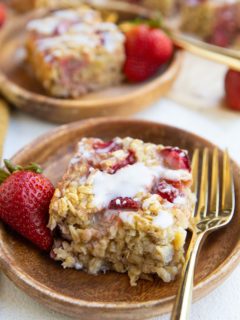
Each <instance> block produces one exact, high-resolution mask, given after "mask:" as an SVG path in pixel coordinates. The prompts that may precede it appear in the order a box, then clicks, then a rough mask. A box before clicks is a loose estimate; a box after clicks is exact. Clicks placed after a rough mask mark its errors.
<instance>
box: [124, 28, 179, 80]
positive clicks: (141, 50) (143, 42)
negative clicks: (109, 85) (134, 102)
mask: <svg viewBox="0 0 240 320" xmlns="http://www.w3.org/2000/svg"><path fill="white" fill-rule="evenodd" d="M125 35H126V44H125V47H126V62H125V66H124V74H125V76H126V78H127V79H128V80H129V81H131V82H141V81H144V80H146V79H148V78H149V77H151V76H152V75H154V74H155V73H156V72H157V71H158V69H159V68H160V67H161V66H162V65H163V64H165V63H166V62H168V61H169V60H170V59H171V57H172V55H173V43H172V41H171V39H170V38H169V37H168V36H167V35H166V34H165V33H164V32H163V31H162V30H160V29H158V28H151V27H150V26H148V25H145V24H139V25H137V26H132V27H130V28H129V30H128V31H127V32H125Z"/></svg>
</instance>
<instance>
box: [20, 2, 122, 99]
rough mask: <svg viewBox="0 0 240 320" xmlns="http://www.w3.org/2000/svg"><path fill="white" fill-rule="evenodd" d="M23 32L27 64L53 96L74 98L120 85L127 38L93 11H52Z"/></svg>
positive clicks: (81, 9)
mask: <svg viewBox="0 0 240 320" xmlns="http://www.w3.org/2000/svg"><path fill="white" fill-rule="evenodd" d="M27 29H28V38H27V43H26V47H27V52H28V60H29V62H30V64H31V65H32V67H33V70H34V72H35V74H36V77H37V78H38V79H39V80H40V82H41V83H42V85H43V86H44V88H45V89H46V90H47V91H48V92H49V93H50V94H51V95H53V96H57V97H78V96H81V95H82V94H84V93H87V92H90V91H94V90H99V89H102V88H106V87H108V86H111V85H116V84H118V83H120V82H121V81H122V77H123V76H122V67H123V63H124V61H125V49H124V41H125V37H124V35H123V33H122V32H121V31H120V30H119V29H118V26H117V25H115V24H113V23H110V22H102V21H101V16H100V14H99V13H98V12H97V11H95V10H92V9H89V8H85V7H83V8H80V9H78V10H60V11H56V12H54V13H52V14H51V15H50V16H48V17H45V18H42V19H38V20H34V21H31V22H29V24H28V26H27Z"/></svg>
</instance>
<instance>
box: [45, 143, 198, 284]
mask: <svg viewBox="0 0 240 320" xmlns="http://www.w3.org/2000/svg"><path fill="white" fill-rule="evenodd" d="M191 180H192V175H191V169H190V162H189V158H188V155H187V152H186V151H184V150H180V149H179V148H172V147H164V146H162V145H155V144H152V143H144V142H143V141H141V140H137V139H132V138H129V137H127V138H124V139H121V138H115V139H113V140H111V141H108V142H103V141H102V140H100V139H97V138H83V139H82V140H81V141H80V142H79V144H78V148H77V152H76V154H75V156H74V157H73V158H72V160H71V162H70V164H69V168H68V170H67V172H66V173H65V175H64V176H63V178H62V181H61V182H60V183H59V184H58V186H57V188H56V191H55V194H54V196H53V198H52V201H51V205H50V220H49V227H50V229H51V230H55V231H56V234H55V242H54V246H53V248H52V253H51V256H52V257H53V258H54V259H55V260H59V261H61V262H62V266H63V267H64V268H76V269H82V270H84V271H86V272H89V273H91V274H97V273H99V272H106V271H107V270H114V271H117V272H120V273H125V272H127V273H128V275H129V278H130V283H131V285H133V286H134V285H136V283H137V280H138V279H139V278H144V279H151V277H152V276H153V275H157V276H158V277H159V278H161V279H162V280H163V281H166V282H169V281H172V280H173V279H174V278H175V276H176V275H177V274H178V273H179V271H180V270H181V267H182V264H183V262H184V244H185V239H186V229H187V228H188V225H189V217H190V214H191V211H192V207H193V204H194V201H195V199H194V196H193V194H192V192H191V190H190V185H191Z"/></svg>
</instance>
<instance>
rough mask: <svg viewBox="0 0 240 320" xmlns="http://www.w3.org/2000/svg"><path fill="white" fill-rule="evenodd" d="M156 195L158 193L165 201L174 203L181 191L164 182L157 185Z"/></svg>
mask: <svg viewBox="0 0 240 320" xmlns="http://www.w3.org/2000/svg"><path fill="white" fill-rule="evenodd" d="M156 193H158V194H159V195H160V196H161V197H162V198H163V199H166V200H167V201H169V202H174V200H175V199H176V198H177V197H178V196H179V195H180V190H179V189H178V188H176V187H175V186H174V185H173V184H171V183H169V182H167V181H165V180H162V181H160V182H159V184H158V185H157V190H156Z"/></svg>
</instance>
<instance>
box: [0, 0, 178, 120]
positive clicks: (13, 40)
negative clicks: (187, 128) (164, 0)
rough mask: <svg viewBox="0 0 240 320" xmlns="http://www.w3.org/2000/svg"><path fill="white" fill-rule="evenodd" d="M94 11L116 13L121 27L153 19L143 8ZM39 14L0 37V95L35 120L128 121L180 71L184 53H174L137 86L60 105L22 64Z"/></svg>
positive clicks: (21, 19)
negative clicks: (119, 118)
mask: <svg viewBox="0 0 240 320" xmlns="http://www.w3.org/2000/svg"><path fill="white" fill-rule="evenodd" d="M94 3H95V5H93V6H94V7H96V8H98V9H99V10H103V9H104V12H106V10H107V11H109V12H111V11H115V12H117V13H118V15H119V18H120V21H121V20H127V19H133V18H136V17H137V16H145V17H149V18H150V17H153V16H154V13H153V12H151V11H148V10H146V9H143V8H141V7H137V6H133V5H129V4H126V3H125V4H122V3H120V2H107V4H104V5H100V4H96V2H94ZM47 12H48V11H47V10H37V11H34V12H32V13H29V14H27V15H24V16H23V17H19V18H15V19H13V21H11V23H10V24H9V25H8V26H7V27H6V28H5V29H4V30H3V32H2V34H1V35H0V43H1V50H0V92H2V94H3V95H4V96H5V97H6V98H7V99H8V100H9V101H10V102H11V103H13V104H14V105H15V106H16V107H18V108H20V109H22V110H24V111H26V112H28V113H31V114H33V115H34V116H36V117H39V118H42V119H45V120H49V121H53V122H57V123H66V122H71V121H76V120H79V119H84V118H89V117H96V116H106V115H108V116H116V115H129V114H132V113H134V112H137V111H139V110H141V109H143V108H146V107H147V106H149V105H150V104H151V103H152V102H154V101H155V100H157V99H158V98H159V97H161V96H162V95H164V94H165V93H166V92H167V91H168V90H169V89H170V88H171V86H172V84H173V82H174V80H175V79H176V76H177V74H178V71H179V69H180V66H181V62H182V56H183V53H182V52H181V51H176V52H175V54H174V57H173V59H172V61H171V62H170V63H169V64H168V65H167V66H164V67H163V68H162V70H160V71H159V73H158V74H157V75H156V76H154V77H152V78H151V79H149V80H148V81H145V82H144V83H141V84H128V83H123V84H121V85H119V86H116V87H111V88H108V89H106V90H102V91H97V92H94V93H90V94H86V95H84V96H83V97H82V98H80V99H59V98H54V97H51V96H49V95H48V94H47V93H46V92H45V91H44V89H43V88H42V86H41V85H40V83H39V82H38V81H37V80H36V79H35V78H34V76H33V74H32V72H31V69H30V68H29V66H28V65H27V63H26V61H25V56H26V53H25V50H24V39H25V35H26V32H25V26H26V24H27V22H28V21H29V20H31V19H33V18H37V17H42V16H44V15H46V13H47Z"/></svg>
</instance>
